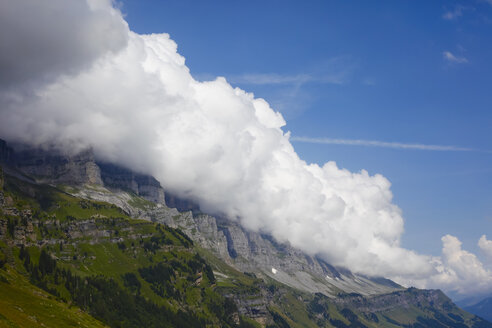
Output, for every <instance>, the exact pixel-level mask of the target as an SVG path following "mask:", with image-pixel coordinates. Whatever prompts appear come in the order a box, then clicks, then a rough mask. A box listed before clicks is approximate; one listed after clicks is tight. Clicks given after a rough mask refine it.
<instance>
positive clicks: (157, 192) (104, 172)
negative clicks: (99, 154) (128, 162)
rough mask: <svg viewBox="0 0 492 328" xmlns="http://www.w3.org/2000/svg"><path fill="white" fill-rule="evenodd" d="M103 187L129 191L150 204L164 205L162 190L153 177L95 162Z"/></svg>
mask: <svg viewBox="0 0 492 328" xmlns="http://www.w3.org/2000/svg"><path fill="white" fill-rule="evenodd" d="M97 166H98V167H99V168H100V170H101V178H102V181H103V183H104V186H106V187H109V188H116V189H122V190H127V191H131V192H133V193H135V194H137V195H139V196H141V197H143V198H145V199H147V200H149V201H151V202H154V203H157V204H165V203H166V202H165V199H164V189H162V187H161V184H160V183H159V181H157V180H156V179H155V178H154V177H152V176H150V175H145V174H138V173H134V172H132V171H131V170H128V169H126V168H123V167H121V166H117V165H114V164H110V163H102V162H97Z"/></svg>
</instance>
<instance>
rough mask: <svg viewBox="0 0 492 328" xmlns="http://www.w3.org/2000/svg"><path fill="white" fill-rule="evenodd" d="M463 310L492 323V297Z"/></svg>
mask: <svg viewBox="0 0 492 328" xmlns="http://www.w3.org/2000/svg"><path fill="white" fill-rule="evenodd" d="M463 309H464V310H466V311H468V312H470V313H473V314H475V315H478V316H480V317H482V318H484V319H486V320H489V321H492V297H487V298H485V299H483V300H481V301H480V302H478V303H476V304H473V305H469V306H465V307H463Z"/></svg>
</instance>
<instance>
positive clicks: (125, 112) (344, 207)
mask: <svg viewBox="0 0 492 328" xmlns="http://www.w3.org/2000/svg"><path fill="white" fill-rule="evenodd" d="M32 1H34V0H16V1H15V3H16V5H17V3H21V4H22V5H24V6H28V7H29V6H31V5H33V4H32ZM59 1H60V0H45V1H43V4H45V5H46V6H51V7H56V5H59ZM79 2H80V1H79ZM92 3H95V4H98V2H95V0H94V1H90V2H88V3H87V4H86V5H84V6H89V7H88V8H89V9H88V13H87V15H88V16H89V17H88V18H87V20H88V21H91V20H92V19H93V17H92V15H95V16H97V17H102V18H101V19H102V20H103V21H102V22H100V24H101V26H112V25H111V24H112V23H111V22H113V21H116V22H120V21H121V20H122V18H121V14H120V13H119V12H118V11H116V10H114V9H112V8H110V7H104V6H103V9H101V10H103V12H104V11H107V13H103V12H99V11H97V10H94V7H92V6H91V4H92ZM67 4H69V5H70V6H74V7H73V8H72V10H75V9H74V8H79V7H80V6H81V5H80V4H79V3H78V2H77V3H75V2H73V1H72V2H67ZM103 4H104V3H103ZM12 6H14V5H13V4H12ZM84 6H83V7H84ZM12 8H13V7H12ZM84 8H85V7H84ZM13 14H15V15H16V16H15V17H16V19H11V20H10V21H9V24H12V27H11V31H16V29H20V26H19V25H22V24H23V22H24V21H25V19H27V18H31V16H32V11H20V12H16V13H13ZM38 14H39V15H47V13H46V12H45V11H43V10H40V11H39V12H38ZM36 19H37V20H39V21H44V20H46V17H42V18H36ZM2 24H3V23H2ZM64 24H69V22H65V23H64ZM118 24H119V23H118ZM118 24H117V25H118ZM125 24H126V23H125ZM125 24H123V25H118V26H123V30H125V28H126V27H125V26H126V25H125ZM89 25H90V24H89ZM90 26H92V25H90ZM98 26H99V25H98ZM4 27H5V26H4ZM85 27H86V25H85V24H81V25H80V26H78V27H74V28H73V30H72V31H71V32H70V33H73V34H75V35H78V36H79V37H80V35H79V34H82V36H81V38H82V39H85V38H87V37H89V39H90V36H91V35H92V32H91V33H89V32H88V31H90V29H87V28H85ZM27 28H28V29H34V28H35V26H30V25H29V26H27ZM120 32H121V31H120V29H119V28H117V29H116V30H115V33H116V34H118V33H120ZM43 33H48V34H50V33H56V32H53V31H52V30H51V29H48V30H46V31H45V32H43ZM39 37H40V38H41V39H43V40H51V39H50V36H49V35H48V36H42V35H40V36H39ZM64 38H65V36H64V37H62V38H61V39H64ZM97 38H99V36H98V37H97ZM98 40H99V41H97V46H96V48H97V49H98V50H97V51H95V52H90V53H86V54H85V55H84V56H82V58H80V59H78V60H76V61H75V62H74V63H73V65H74V66H75V67H77V70H73V71H72V70H70V68H65V66H63V67H59V66H57V65H56V63H51V64H50V65H48V66H47V67H46V68H43V73H42V75H50V76H52V78H51V79H39V76H38V75H32V76H31V72H30V71H26V72H24V73H22V72H21V73H22V74H24V75H22V74H20V73H19V72H17V71H16V70H17V69H19V70H22V68H20V67H21V66H22V65H21V64H19V63H14V66H13V67H12V70H13V71H12V72H11V73H12V74H13V75H14V76H17V75H16V74H18V73H19V74H20V75H19V76H21V75H22V76H23V78H26V79H28V78H29V79H32V80H35V81H36V83H37V88H35V89H31V90H30V93H31V94H30V96H26V94H25V92H24V91H25V89H22V88H20V87H18V86H17V87H16V88H11V85H3V86H1V88H2V91H5V90H9V92H8V96H7V95H6V94H7V93H5V92H3V93H2V92H0V118H1V119H0V131H2V137H4V138H7V139H15V140H18V141H24V142H28V143H32V144H50V145H53V146H56V147H60V148H64V149H65V150H67V151H76V150H78V149H82V148H84V147H88V146H91V147H93V148H94V150H95V152H96V155H97V156H98V157H99V158H101V159H105V160H109V161H115V162H119V163H122V164H124V165H127V166H128V167H130V168H133V169H134V170H137V171H142V172H146V173H150V174H153V175H154V176H156V177H157V178H158V179H159V181H161V183H162V184H163V185H164V187H165V188H167V189H168V190H170V191H172V192H174V193H176V194H178V195H179V196H181V197H187V198H190V199H192V200H195V201H197V202H198V203H199V204H200V206H201V208H202V209H203V210H204V211H209V212H213V213H221V214H224V215H226V216H227V217H229V218H230V219H232V220H238V221H239V222H240V223H241V224H242V225H243V226H245V227H246V228H248V229H252V230H255V231H262V232H266V233H271V234H272V235H273V236H274V237H275V238H276V239H278V240H279V241H289V242H290V243H291V244H292V245H293V246H295V247H298V248H300V249H302V250H304V251H305V252H307V253H309V254H317V255H319V256H322V257H324V258H325V259H327V260H328V261H330V262H331V263H332V264H335V265H342V266H345V267H347V268H349V269H351V270H353V271H358V272H363V273H366V274H373V275H384V276H387V277H390V278H398V279H400V280H403V279H407V280H408V281H411V280H412V281H431V282H432V281H433V282H434V283H435V284H434V285H433V286H441V285H440V283H441V280H435V279H434V280H432V279H431V278H432V277H434V276H435V275H436V274H438V273H439V270H440V268H441V267H442V266H444V268H445V269H443V270H444V272H448V271H449V272H454V273H455V274H454V276H456V277H458V278H457V279H456V280H455V283H456V285H460V283H461V280H459V279H464V280H463V281H464V282H466V283H468V281H469V280H470V279H472V278H473V277H478V278H483V277H482V276H481V275H480V276H476V275H474V273H470V274H467V273H466V270H464V269H465V267H463V270H461V271H460V270H457V269H456V268H455V267H460V263H461V262H460V261H458V260H456V261H454V260H452V259H453V258H454V257H452V256H448V255H447V254H448V252H445V253H443V254H444V255H443V260H442V261H441V262H439V261H438V260H433V259H431V258H430V257H428V256H424V255H420V254H417V253H415V252H413V251H410V250H407V249H404V248H402V247H401V246H400V237H401V235H402V233H403V217H402V213H401V210H400V209H399V208H398V207H397V206H396V205H394V204H393V203H392V193H391V190H390V186H391V184H390V182H389V181H388V180H387V179H386V178H384V177H383V176H381V175H374V176H371V175H369V174H368V173H367V172H366V171H364V170H363V171H361V172H356V173H353V172H349V171H348V170H345V169H341V168H339V167H338V166H337V165H336V163H335V162H328V163H326V164H325V165H323V166H318V165H316V164H308V163H306V162H305V161H303V160H301V159H300V158H299V157H298V155H297V153H296V152H295V150H294V148H293V146H292V144H291V143H290V141H289V133H284V131H283V130H282V127H283V126H284V125H285V121H284V119H283V117H282V115H280V114H279V113H278V112H275V111H274V110H273V109H272V108H270V106H269V104H268V103H267V102H266V101H265V100H263V99H257V98H254V96H253V95H252V94H250V93H247V92H245V91H243V90H241V89H239V88H233V87H232V86H231V85H230V84H228V83H227V81H226V80H225V79H224V78H217V79H215V80H213V81H208V82H199V81H197V80H195V79H194V78H193V77H192V76H191V75H190V72H189V69H188V67H187V66H186V65H185V59H184V58H183V57H182V56H181V55H179V54H178V52H177V45H176V43H175V42H174V41H172V40H171V39H170V37H169V35H167V34H152V35H138V34H136V33H133V32H130V31H128V30H126V34H125V35H124V37H123V38H122V40H126V43H125V46H124V47H122V48H120V46H117V47H115V46H114V44H113V40H112V39H111V38H101V39H98ZM21 41H22V39H20V38H19V39H18V40H17V43H12V44H11V46H12V47H14V49H9V51H11V52H12V53H22V52H23V51H24V49H25V47H29V45H24V44H22V42H21ZM25 42H30V39H26V40H25ZM48 44H50V47H51V48H52V49H51V51H52V52H53V53H54V54H55V55H56V52H57V49H58V47H60V48H61V49H64V47H65V45H64V44H63V43H62V44H57V43H56V42H55V43H54V44H51V43H50V42H48ZM4 48H5V46H4V44H0V50H1V52H3V51H4V50H7V49H4ZM22 56H25V58H27V59H26V60H31V59H32V58H31V57H30V56H28V55H27V54H22ZM22 56H21V58H24V57H22ZM1 58H4V57H1ZM2 60H3V59H2ZM10 60H11V58H10V57H9V58H7V60H6V62H7V63H9V62H10ZM80 63H84V64H80ZM88 63H89V64H88ZM5 64H6V63H5V62H1V65H2V66H1V67H5V66H4V65H5ZM67 65H68V63H67ZM16 67H17V68H16ZM67 72H69V73H70V74H67ZM13 83H14V82H13ZM448 239H449V238H448ZM448 239H446V241H448ZM452 242H453V241H452V240H451V242H448V243H447V244H446V245H445V248H446V249H450V248H453V247H451V246H452V245H451V246H450V245H448V244H450V243H451V244H452ZM455 244H456V243H455ZM453 249H455V250H456V247H454V248H453ZM461 254H463V256H462V258H463V259H468V258H473V257H472V256H468V255H467V254H469V253H466V252H464V251H463V252H462V253H461ZM466 261H468V260H465V261H464V262H466ZM472 262H473V261H472ZM436 263H437V264H436ZM475 267H479V265H478V264H477V265H476V266H475ZM475 267H473V269H475ZM446 270H447V271H446ZM451 270H452V271H451ZM429 277H431V278H429ZM429 279H431V280H429ZM482 281H483V282H484V283H485V284H489V285H487V286H489V287H490V282H489V279H488V278H486V279H483V280H482ZM442 285H443V286H449V285H445V284H443V283H442Z"/></svg>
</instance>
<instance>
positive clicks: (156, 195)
mask: <svg viewBox="0 0 492 328" xmlns="http://www.w3.org/2000/svg"><path fill="white" fill-rule="evenodd" d="M18 148H19V149H21V150H20V151H14V150H13V149H12V148H11V147H10V146H9V145H8V144H7V143H6V142H5V141H4V140H2V139H0V163H3V164H4V165H5V166H7V169H9V171H10V172H11V173H12V174H15V172H14V171H17V173H19V172H20V173H22V174H25V175H27V176H29V177H31V178H34V179H35V180H36V181H37V182H38V183H47V184H52V185H70V186H80V185H92V186H101V187H107V188H112V189H118V190H124V191H130V192H132V193H134V194H136V195H138V196H141V197H143V198H144V199H147V200H149V201H151V202H154V203H159V204H164V203H165V195H164V189H162V187H161V185H160V183H159V182H158V181H157V180H156V179H155V178H153V177H152V176H149V175H145V174H138V173H134V172H132V171H130V170H128V169H126V168H124V167H120V166H117V165H114V164H109V163H104V162H99V161H96V158H95V156H94V152H93V151H92V149H86V150H84V151H82V152H79V153H77V154H75V155H73V154H69V153H66V152H63V151H60V150H56V149H42V148H32V147H29V146H26V145H19V147H18Z"/></svg>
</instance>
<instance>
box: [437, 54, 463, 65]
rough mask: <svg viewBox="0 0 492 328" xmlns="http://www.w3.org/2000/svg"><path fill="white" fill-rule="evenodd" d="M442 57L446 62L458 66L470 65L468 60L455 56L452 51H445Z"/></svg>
mask: <svg viewBox="0 0 492 328" xmlns="http://www.w3.org/2000/svg"><path fill="white" fill-rule="evenodd" d="M442 56H443V57H444V59H445V60H447V61H448V62H451V63H457V64H464V63H468V59H466V58H465V57H459V56H455V55H454V54H453V53H451V52H450V51H444V52H443V53H442Z"/></svg>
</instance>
